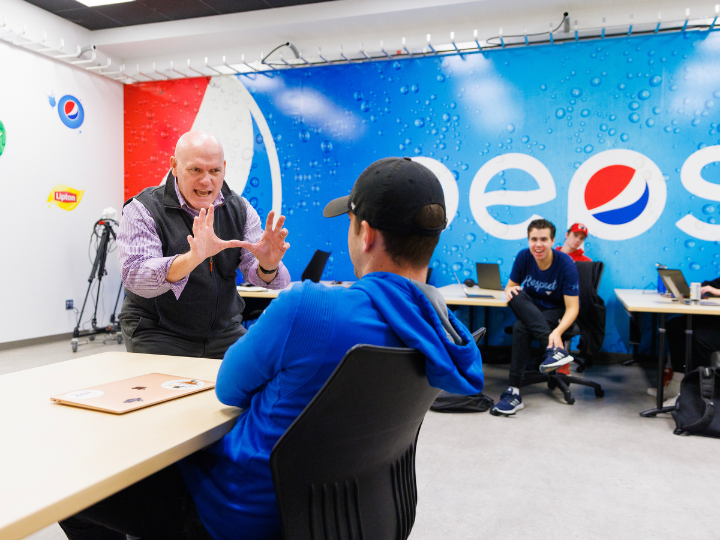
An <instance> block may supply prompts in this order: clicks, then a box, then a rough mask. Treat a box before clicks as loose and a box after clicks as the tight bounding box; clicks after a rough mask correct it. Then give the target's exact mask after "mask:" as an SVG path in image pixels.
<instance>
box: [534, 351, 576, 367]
mask: <svg viewBox="0 0 720 540" xmlns="http://www.w3.org/2000/svg"><path fill="white" fill-rule="evenodd" d="M572 361H573V357H572V356H570V355H569V354H568V352H567V351H566V350H565V349H561V348H560V347H555V348H552V349H548V350H547V352H546V353H545V361H544V362H543V363H542V364H540V373H547V372H548V371H553V370H556V369H557V368H559V367H560V366H564V365H566V364H569V363H570V362H572Z"/></svg>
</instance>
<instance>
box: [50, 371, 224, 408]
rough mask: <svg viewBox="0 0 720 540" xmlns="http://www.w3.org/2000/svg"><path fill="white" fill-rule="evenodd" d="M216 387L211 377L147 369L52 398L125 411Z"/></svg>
mask: <svg viewBox="0 0 720 540" xmlns="http://www.w3.org/2000/svg"><path fill="white" fill-rule="evenodd" d="M214 387H215V383H214V382H212V381H202V380H200V379H193V378H189V377H179V376H177V375H166V374H164V373H148V374H147V375H140V376H138V377H131V378H129V379H123V380H121V381H114V382H110V383H106V384H99V385H97V386H91V387H88V388H83V389H81V390H75V391H72V392H64V393H62V394H57V395H54V396H51V397H50V400H52V401H55V402H57V403H62V404H63V405H72V406H73V407H82V408H84V409H93V410H95V411H103V412H109V413H113V414H125V413H127V412H130V411H136V410H138V409H143V408H145V407H150V406H151V405H156V404H157V403H163V402H165V401H170V400H172V399H177V398H180V397H185V396H188V395H190V394H196V393H198V392H203V391H205V390H210V389H211V388H214Z"/></svg>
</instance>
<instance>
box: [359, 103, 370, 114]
mask: <svg viewBox="0 0 720 540" xmlns="http://www.w3.org/2000/svg"><path fill="white" fill-rule="evenodd" d="M360 110H361V111H362V112H368V111H369V110H370V104H369V103H368V102H367V101H361V102H360Z"/></svg>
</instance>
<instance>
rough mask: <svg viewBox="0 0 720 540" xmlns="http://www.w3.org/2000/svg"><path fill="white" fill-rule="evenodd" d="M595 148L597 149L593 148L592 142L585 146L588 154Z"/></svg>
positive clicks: (584, 149)
mask: <svg viewBox="0 0 720 540" xmlns="http://www.w3.org/2000/svg"><path fill="white" fill-rule="evenodd" d="M593 150H595V149H594V148H593V146H592V144H588V145H587V146H586V147H585V148H583V151H584V152H585V153H586V154H590V153H592V151H593Z"/></svg>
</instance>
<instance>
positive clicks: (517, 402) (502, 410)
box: [490, 388, 525, 416]
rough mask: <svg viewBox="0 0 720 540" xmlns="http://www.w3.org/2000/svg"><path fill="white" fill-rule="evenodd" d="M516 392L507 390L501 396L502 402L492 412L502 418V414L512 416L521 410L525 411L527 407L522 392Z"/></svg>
mask: <svg viewBox="0 0 720 540" xmlns="http://www.w3.org/2000/svg"><path fill="white" fill-rule="evenodd" d="M515 392H516V391H514V390H513V389H512V388H508V389H507V390H505V391H504V392H503V393H502V395H501V396H500V401H498V402H497V405H495V406H494V407H493V408H492V410H491V411H490V412H491V413H492V414H493V415H494V416H500V415H501V414H502V415H504V416H510V415H511V414H515V413H516V412H518V411H519V410H521V409H524V408H525V405H523V402H522V398H521V397H520V392H517V393H515Z"/></svg>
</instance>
